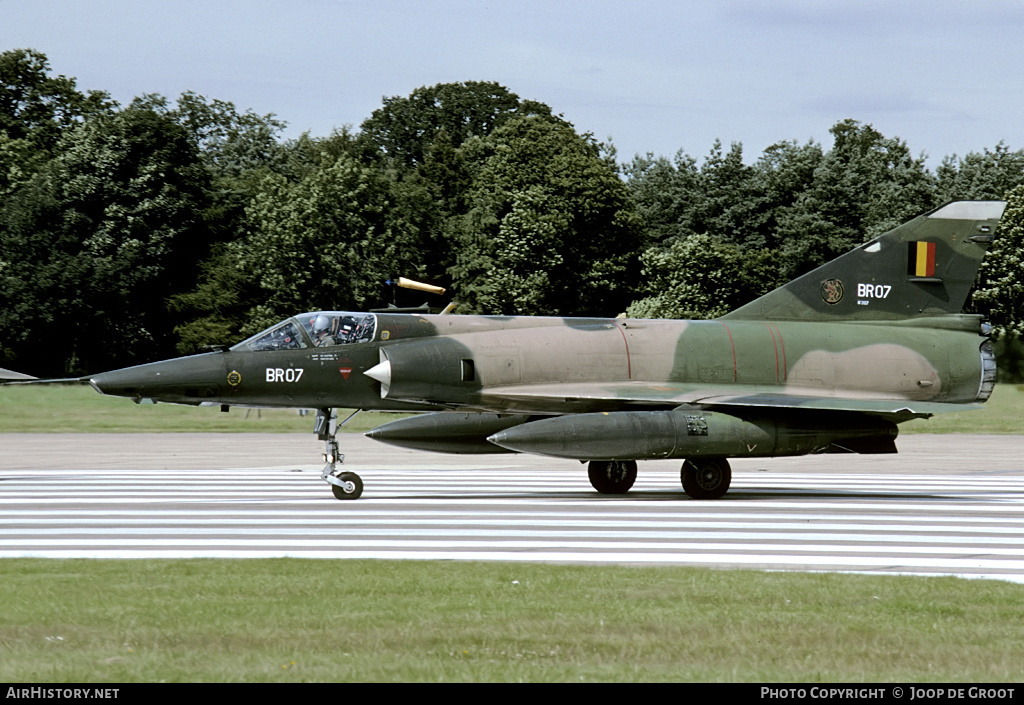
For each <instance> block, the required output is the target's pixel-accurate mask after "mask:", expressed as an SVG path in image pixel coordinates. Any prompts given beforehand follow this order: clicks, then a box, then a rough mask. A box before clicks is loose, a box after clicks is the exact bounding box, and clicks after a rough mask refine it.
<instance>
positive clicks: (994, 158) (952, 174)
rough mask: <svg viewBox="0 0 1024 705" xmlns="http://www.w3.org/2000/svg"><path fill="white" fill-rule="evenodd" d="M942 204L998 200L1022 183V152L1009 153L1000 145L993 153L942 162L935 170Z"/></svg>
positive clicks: (1023, 177) (982, 153)
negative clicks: (961, 200) (946, 202)
mask: <svg viewBox="0 0 1024 705" xmlns="http://www.w3.org/2000/svg"><path fill="white" fill-rule="evenodd" d="M936 175H937V177H938V189H939V194H940V196H941V200H942V201H955V200H960V199H967V200H1002V199H1004V198H1006V195H1007V194H1008V193H1009V192H1010V191H1011V190H1013V189H1014V188H1015V187H1017V186H1019V185H1020V184H1022V183H1024V150H1017V151H1015V152H1011V151H1010V148H1009V147H1007V146H1006V145H1005V144H1004V143H1002V142H1000V143H999V144H997V145H996V147H995V149H993V150H989V149H985V151H984V152H971V153H969V154H968V155H967V156H966V157H964V158H962V159H960V158H958V157H957V156H956V155H953V156H949V157H946V158H945V159H943V160H942V163H941V164H940V165H939V168H938V169H937V170H936Z"/></svg>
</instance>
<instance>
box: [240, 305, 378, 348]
mask: <svg viewBox="0 0 1024 705" xmlns="http://www.w3.org/2000/svg"><path fill="white" fill-rule="evenodd" d="M376 334H377V316H376V315H375V314H373V313H352V312H349V311H313V312H310V313H301V314H299V315H298V316H295V317H294V318H289V319H287V320H285V321H281V322H280V323H278V324H277V325H275V326H272V327H270V328H268V329H266V330H265V331H263V332H261V333H257V334H256V335H254V336H252V337H251V338H248V339H246V340H243V341H242V342H241V343H239V344H238V345H235V346H233V347H232V348H231V349H232V350H241V351H246V350H249V351H254V352H258V351H262V350H299V349H301V348H325V347H330V346H334V345H352V344H355V343H368V342H370V341H372V340H373V338H374V336H375V335H376Z"/></svg>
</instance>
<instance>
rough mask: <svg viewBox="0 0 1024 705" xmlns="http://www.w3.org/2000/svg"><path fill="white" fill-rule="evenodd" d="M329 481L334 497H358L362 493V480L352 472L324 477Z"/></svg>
mask: <svg viewBox="0 0 1024 705" xmlns="http://www.w3.org/2000/svg"><path fill="white" fill-rule="evenodd" d="M324 479H326V480H327V481H328V482H329V483H331V492H333V493H334V498H335V499H359V495H361V494H362V493H363V481H362V479H360V477H359V475H356V474H355V473H354V472H343V473H340V474H338V475H328V476H327V477H325V478H324Z"/></svg>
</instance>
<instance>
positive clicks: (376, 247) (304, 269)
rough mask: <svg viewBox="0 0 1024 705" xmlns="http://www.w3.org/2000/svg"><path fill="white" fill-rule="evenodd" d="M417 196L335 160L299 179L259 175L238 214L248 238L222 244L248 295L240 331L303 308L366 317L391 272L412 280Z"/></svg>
mask: <svg viewBox="0 0 1024 705" xmlns="http://www.w3.org/2000/svg"><path fill="white" fill-rule="evenodd" d="M418 195H420V194H418V193H416V192H415V191H414V190H411V189H403V188H401V187H400V186H399V182H397V181H395V180H394V179H393V178H391V177H390V175H389V174H388V173H384V172H381V171H380V170H378V169H375V168H373V167H369V166H365V165H363V164H361V163H360V162H359V161H357V160H356V159H354V158H353V157H352V156H351V155H349V154H344V153H343V154H341V155H340V156H338V157H337V158H331V157H330V156H329V155H325V157H324V159H323V162H322V163H321V164H320V165H319V167H318V168H315V169H312V170H310V171H309V173H307V174H306V175H305V176H304V177H303V178H301V179H300V180H298V181H294V182H293V181H289V180H288V179H286V178H284V177H282V176H279V175H276V174H268V175H266V176H265V177H264V178H263V180H262V181H261V182H260V184H259V189H258V191H257V192H256V193H255V195H254V196H253V199H252V200H251V202H250V204H249V207H248V209H247V216H248V219H249V222H250V223H251V224H252V232H251V233H250V234H249V235H248V236H247V237H246V238H244V239H243V240H239V241H237V242H235V243H232V245H231V246H230V250H231V253H232V255H233V260H234V266H235V267H236V269H237V270H238V271H239V272H245V274H246V276H248V277H251V278H252V281H253V282H255V285H256V289H257V294H256V301H257V302H258V303H256V304H255V305H254V306H252V307H251V309H250V311H249V315H248V317H247V320H246V322H245V324H244V325H243V327H242V333H243V334H249V333H254V332H256V331H258V330H260V329H261V328H263V327H265V326H266V325H268V324H270V323H272V322H275V321H276V320H279V319H280V318H283V317H287V316H289V315H292V314H294V313H297V312H298V311H303V310H311V309H319V308H324V309H329V308H334V309H342V310H345V309H365V308H367V307H370V306H373V305H375V304H377V303H378V302H379V301H380V299H381V294H382V290H383V287H384V282H385V280H387V279H388V278H389V277H392V276H394V275H395V273H396V270H397V272H402V273H408V274H409V275H410V276H415V275H416V274H418V273H419V267H418V266H417V262H418V261H419V260H420V259H421V257H420V246H419V240H420V229H419V225H418V222H417V216H416V213H417V209H416V203H415V201H416V200H417V196H418ZM410 201H412V202H410Z"/></svg>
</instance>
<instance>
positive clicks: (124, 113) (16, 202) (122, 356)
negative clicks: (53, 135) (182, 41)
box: [0, 106, 209, 373]
mask: <svg viewBox="0 0 1024 705" xmlns="http://www.w3.org/2000/svg"><path fill="white" fill-rule="evenodd" d="M197 159H198V157H197V154H196V152H195V150H194V148H193V147H192V145H191V144H190V143H189V142H188V140H187V139H186V138H185V135H184V134H183V132H182V131H181V129H180V128H179V127H177V126H176V125H175V124H174V123H173V122H171V121H170V120H168V119H166V118H165V117H163V116H161V115H159V114H157V113H155V112H153V111H152V110H149V109H147V108H144V107H136V106H132V107H129V108H127V109H124V110H121V111H118V112H115V113H110V114H104V115H99V116H94V117H93V118H92V119H90V120H89V121H87V122H86V123H84V124H83V125H81V126H79V127H77V128H76V129H74V130H71V131H69V132H67V133H66V134H65V135H64V136H63V137H62V138H61V141H60V143H59V145H58V150H57V155H56V156H55V157H54V158H53V159H52V160H50V161H49V162H47V163H46V164H45V165H43V167H42V168H40V169H39V171H37V172H36V173H35V174H34V175H33V177H32V178H31V179H30V180H29V181H27V182H26V183H25V184H24V185H23V186H22V187H21V188H19V189H18V190H17V191H16V193H14V194H12V195H11V197H10V198H9V199H7V200H6V201H5V203H4V204H3V207H2V211H0V214H2V216H3V220H2V221H0V229H2V233H3V239H2V241H0V281H2V287H0V328H3V329H5V330H9V331H11V335H10V336H9V337H8V346H9V347H8V350H7V353H6V356H8V357H11V358H13V359H16V360H19V363H18V364H22V366H23V368H24V369H26V370H29V371H31V370H46V369H48V368H49V369H50V370H53V369H60V370H61V371H62V372H63V373H72V372H76V371H78V370H83V369H97V368H102V367H107V366H112V365H114V364H123V363H124V362H128V361H132V360H145V359H150V358H152V357H153V356H156V355H166V354H169V353H170V352H171V351H172V350H173V345H172V342H171V336H170V334H171V330H170V327H169V326H168V325H167V320H168V316H167V309H166V299H167V297H169V296H170V295H172V294H173V293H176V292H178V291H181V290H182V289H184V288H185V287H186V286H187V285H189V284H191V282H192V277H193V275H194V264H193V263H194V261H195V259H194V258H195V256H196V253H197V252H200V253H201V252H205V247H204V238H205V229H204V227H203V223H202V222H201V220H200V218H199V217H198V215H197V214H199V213H201V212H202V211H203V209H204V207H205V205H206V193H207V191H208V189H209V182H208V180H207V178H206V174H205V172H204V170H203V169H202V167H201V166H200V165H199V163H198V161H197ZM55 341H59V345H54V344H53V343H54V342H55Z"/></svg>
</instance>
